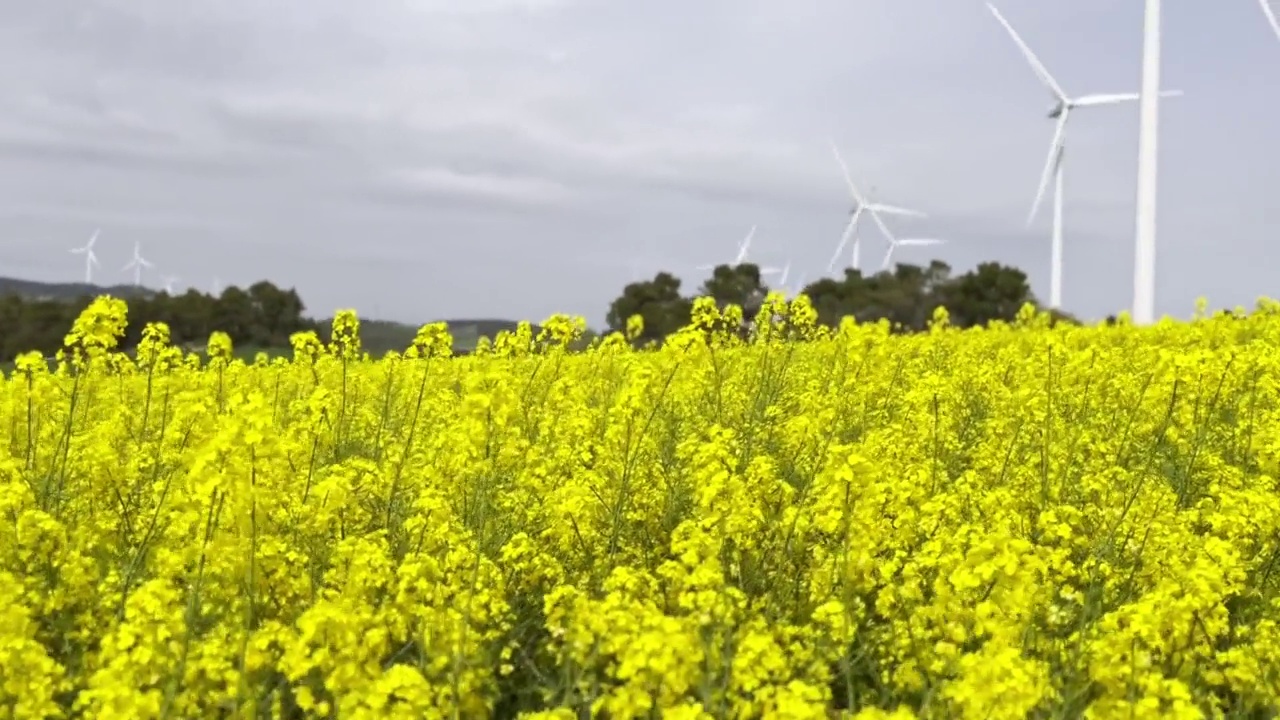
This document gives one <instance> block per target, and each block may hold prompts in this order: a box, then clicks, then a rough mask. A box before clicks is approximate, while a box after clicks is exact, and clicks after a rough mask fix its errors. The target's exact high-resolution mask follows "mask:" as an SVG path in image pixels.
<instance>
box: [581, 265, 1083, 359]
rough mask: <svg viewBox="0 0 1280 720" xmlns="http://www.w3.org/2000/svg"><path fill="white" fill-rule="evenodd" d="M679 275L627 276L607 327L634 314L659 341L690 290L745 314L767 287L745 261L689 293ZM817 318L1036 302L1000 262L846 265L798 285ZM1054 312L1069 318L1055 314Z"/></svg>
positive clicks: (925, 314) (992, 310) (975, 312)
mask: <svg viewBox="0 0 1280 720" xmlns="http://www.w3.org/2000/svg"><path fill="white" fill-rule="evenodd" d="M680 285H681V282H680V278H677V277H675V276H674V275H672V274H671V273H667V272H660V273H658V274H656V275H655V276H654V277H653V278H652V279H650V280H644V281H641V282H633V283H630V284H628V285H627V286H626V287H625V288H624V289H623V291H622V295H621V296H619V297H618V299H616V300H614V301H613V303H612V304H611V305H610V307H609V314H608V316H607V318H606V322H607V323H608V325H609V329H610V330H615V331H623V330H625V328H626V326H627V319H628V318H630V317H632V316H633V315H639V316H640V317H641V318H643V320H644V330H643V332H642V333H641V334H640V335H639V336H638V337H637V338H636V342H637V343H639V344H644V343H648V342H654V341H661V340H662V338H664V337H666V336H667V335H669V334H671V333H673V332H675V331H676V330H678V329H680V328H681V327H683V326H684V325H685V324H687V323H688V322H689V318H690V311H691V310H692V307H693V299H694V297H708V296H709V297H712V298H715V300H716V302H717V304H719V305H720V306H721V307H724V306H726V305H737V306H739V307H741V308H742V310H743V317H744V318H745V319H746V320H748V321H749V320H750V319H751V318H753V317H754V316H755V313H756V312H757V311H758V310H759V309H760V306H761V304H763V302H764V299H765V296H766V295H767V294H768V292H769V288H768V286H767V285H766V284H765V283H764V280H763V278H762V277H761V275H760V268H759V267H757V266H756V265H753V264H750V263H745V264H742V265H737V266H729V265H720V266H718V267H716V268H715V269H714V270H713V271H712V274H711V277H710V278H708V279H707V280H706V281H705V282H703V283H702V286H701V287H700V288H699V289H698V290H697V292H696V293H694V295H692V296H685V295H682V294H681V292H680ZM801 292H803V293H804V294H805V295H807V296H808V297H809V300H810V302H811V303H812V304H813V307H814V310H816V311H817V313H818V322H819V323H822V324H824V325H827V326H831V327H835V326H836V325H838V324H839V323H840V321H841V319H843V318H845V317H848V316H852V317H854V318H856V319H857V320H858V321H859V322H876V321H879V320H882V319H884V320H888V321H889V322H891V323H892V324H893V326H894V328H895V330H897V331H899V332H913V331H919V330H923V329H925V328H926V327H927V324H928V322H929V319H930V318H931V317H932V316H933V311H934V310H935V309H936V308H938V307H945V308H946V309H947V312H948V314H949V316H950V322H951V324H952V325H955V326H959V327H972V326H975V325H985V324H986V323H989V322H991V321H993V320H1004V321H1012V320H1013V319H1014V318H1015V316H1016V315H1017V314H1018V310H1019V309H1020V308H1021V307H1022V306H1023V305H1024V304H1025V303H1028V302H1030V303H1035V302H1036V299H1035V296H1034V295H1033V294H1032V292H1031V285H1030V283H1029V282H1027V276H1026V273H1024V272H1022V271H1021V270H1019V269H1017V268H1014V267H1009V266H1007V265H1001V264H999V263H994V262H989V263H983V264H981V265H979V266H977V267H976V268H974V269H973V270H970V271H968V272H966V273H962V274H959V275H955V274H953V273H952V271H951V268H950V266H948V265H947V264H946V263H944V262H941V261H938V260H935V261H933V262H931V263H929V265H928V266H927V267H926V266H919V265H909V264H900V265H898V266H897V267H896V268H894V269H893V270H886V271H882V272H879V273H875V274H872V275H864V274H862V273H861V272H860V271H858V270H853V269H848V270H845V271H844V275H843V276H842V277H838V278H830V277H828V278H823V279H821V280H818V281H816V282H813V283H811V284H809V285H807V286H805V287H804V288H803V289H802V290H801ZM1057 315H1058V317H1059V319H1061V320H1070V317H1069V316H1067V315H1065V314H1061V313H1058V314H1057Z"/></svg>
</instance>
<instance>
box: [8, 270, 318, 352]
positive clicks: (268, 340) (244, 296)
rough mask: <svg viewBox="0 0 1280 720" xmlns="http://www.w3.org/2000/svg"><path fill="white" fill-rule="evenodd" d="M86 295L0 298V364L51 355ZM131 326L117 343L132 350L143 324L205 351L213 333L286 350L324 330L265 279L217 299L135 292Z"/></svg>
mask: <svg viewBox="0 0 1280 720" xmlns="http://www.w3.org/2000/svg"><path fill="white" fill-rule="evenodd" d="M92 300H93V298H92V296H90V295H87V294H86V295H82V296H79V297H74V298H62V297H42V298H32V297H24V296H23V295H19V294H9V295H3V296H0V361H6V360H11V359H12V358H14V357H16V356H17V355H18V354H20V353H23V352H27V351H30V350H40V351H41V352H44V353H45V354H46V355H52V354H53V353H55V352H57V350H58V349H59V348H61V347H62V343H63V337H64V336H65V335H66V333H67V332H68V331H69V330H70V329H71V325H72V323H73V322H75V319H76V318H77V317H78V316H79V315H80V312H81V311H83V310H84V309H85V308H86V307H87V306H88V305H89V303H90V302H91V301H92ZM126 300H127V301H128V303H129V324H128V327H127V328H126V329H125V335H124V338H123V340H122V342H121V345H122V346H123V347H124V348H126V349H127V348H133V347H135V346H136V345H137V343H138V341H139V340H140V339H141V338H142V329H143V328H144V327H145V326H146V325H147V323H152V322H163V323H166V324H168V326H169V334H170V337H171V338H172V341H173V342H174V344H176V345H182V346H186V347H189V348H192V349H196V348H200V349H203V348H204V346H205V344H206V343H207V341H208V339H209V335H211V334H212V333H213V332H214V331H222V332H225V333H227V334H228V335H230V336H231V338H232V339H233V340H234V342H235V343H236V345H237V346H240V347H242V348H246V349H250V348H258V349H267V348H287V347H289V336H290V335H292V334H293V333H295V332H298V331H301V330H315V331H321V330H327V328H322V327H321V326H320V323H318V322H317V321H315V320H312V319H309V318H307V317H305V316H304V315H303V312H304V311H305V310H306V307H305V306H304V305H303V303H302V298H300V297H298V293H297V292H296V291H294V290H292V289H290V290H282V289H280V288H278V287H276V286H275V285H273V284H271V283H270V282H267V281H265V280H264V281H261V282H257V283H254V284H253V285H250V286H249V287H248V288H245V289H241V288H238V287H229V288H227V289H225V290H223V291H222V293H221V294H220V295H218V296H216V297H215V296H212V295H207V294H205V293H201V292H199V291H196V290H188V291H187V292H185V293H183V294H180V295H169V294H167V293H163V292H161V293H137V294H133V295H132V296H130V297H128V298H126Z"/></svg>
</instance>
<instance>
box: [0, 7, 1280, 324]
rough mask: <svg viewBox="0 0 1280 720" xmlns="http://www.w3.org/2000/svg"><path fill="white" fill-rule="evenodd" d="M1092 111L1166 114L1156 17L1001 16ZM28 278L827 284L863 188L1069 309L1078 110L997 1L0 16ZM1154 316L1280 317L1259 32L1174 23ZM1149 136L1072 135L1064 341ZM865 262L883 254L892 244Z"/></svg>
mask: <svg viewBox="0 0 1280 720" xmlns="http://www.w3.org/2000/svg"><path fill="white" fill-rule="evenodd" d="M997 4H998V6H999V8H1000V10H1001V11H1002V13H1003V14H1004V15H1005V17H1006V18H1008V20H1009V22H1010V23H1012V24H1013V26H1014V27H1015V28H1016V29H1017V30H1018V31H1019V33H1021V35H1022V36H1023V38H1024V39H1025V40H1026V42H1027V43H1028V45H1030V46H1031V48H1032V49H1033V50H1034V51H1035V52H1036V53H1037V54H1038V55H1039V56H1040V58H1041V60H1042V61H1043V62H1044V64H1045V65H1046V66H1047V67H1048V69H1049V71H1050V72H1051V73H1052V74H1053V75H1054V76H1055V78H1056V79H1057V80H1058V82H1059V83H1060V84H1061V85H1062V86H1063V87H1064V89H1065V90H1066V91H1067V92H1068V93H1069V94H1084V93H1094V92H1132V91H1136V90H1138V88H1139V78H1140V57H1141V24H1142V3H1141V2H1138V1H1137V0H1134V1H1132V2H1125V3H1120V2H1115V1H1114V0H1072V1H1071V2H1067V1H1065V0H1000V1H999V2H998V3H997ZM0 14H2V15H3V16H4V17H5V22H4V23H2V24H0V275H4V276H16V277H24V278H31V279H39V280H47V281H72V280H78V279H82V278H83V264H82V261H81V258H80V257H79V256H75V255H71V254H70V253H69V252H68V250H69V249H70V248H73V247H76V246H78V245H82V244H83V243H84V242H85V240H87V238H88V236H89V235H90V234H91V233H92V232H93V231H94V230H95V229H98V228H100V229H101V234H100V236H99V239H98V243H97V246H96V251H97V255H98V257H99V260H100V261H101V265H100V268H99V270H98V271H97V273H96V275H95V281H96V282H102V283H105V282H111V283H115V282H126V281H128V280H129V279H130V278H131V277H132V275H131V274H129V273H126V272H123V271H122V269H121V268H122V267H123V265H124V264H125V263H126V262H128V260H129V257H130V255H131V253H132V251H133V246H134V243H140V244H141V250H142V254H143V256H145V257H146V258H147V259H148V260H150V261H151V262H153V263H154V264H155V266H156V267H155V269H154V270H152V271H149V272H148V274H147V275H146V276H144V280H145V282H147V283H148V284H151V285H153V286H159V284H160V283H161V282H162V277H163V276H177V278H178V281H177V287H178V288H179V289H181V288H183V287H185V286H188V285H190V286H194V287H197V288H199V289H201V290H208V289H209V288H210V286H211V285H212V284H213V283H214V282H215V278H217V279H218V280H219V281H220V282H221V284H222V285H227V284H237V285H242V286H245V285H248V284H250V283H252V282H254V281H256V280H259V279H269V280H271V281H272V282H275V283H276V284H278V285H282V286H286V287H294V288H296V289H297V290H298V292H299V293H300V294H301V295H302V297H303V300H304V301H305V302H306V304H307V306H308V310H309V312H310V313H312V314H314V315H316V316H322V315H326V314H328V313H330V312H332V311H333V310H335V309H337V308H348V307H350V308H356V309H357V310H358V311H359V312H360V314H361V315H362V316H365V317H378V318H387V319H393V320H400V321H404V322H412V323H419V322H427V321H430V320H435V319H441V318H459V317H504V318H512V319H529V320H534V321H536V320H540V319H542V318H545V317H546V316H548V315H550V314H552V313H556V312H566V313H571V314H576V315H582V316H584V317H586V318H587V320H588V321H589V322H590V323H591V324H592V325H593V326H597V327H598V326H600V325H601V324H602V322H603V318H604V315H605V313H606V312H607V309H608V305H609V303H610V302H611V301H612V299H614V298H615V297H617V295H618V294H619V292H620V290H621V288H622V286H623V285H625V284H626V283H627V282H629V281H630V280H632V279H633V278H634V277H638V276H642V275H651V274H652V273H653V272H655V271H657V270H668V271H672V272H673V273H675V274H677V275H679V276H680V277H682V278H683V279H684V281H685V286H684V287H685V289H686V290H687V291H688V292H692V291H693V290H694V289H695V288H696V287H697V286H698V285H699V284H700V282H701V280H702V279H703V277H702V275H703V274H702V273H699V272H698V271H697V270H695V268H696V267H697V266H698V265H702V264H706V263H714V262H722V261H728V260H730V259H731V258H732V256H733V254H734V251H735V248H736V245H737V243H738V241H739V240H740V239H741V238H742V237H743V236H744V235H745V234H746V232H747V230H748V229H749V228H750V227H751V226H753V225H755V226H757V230H756V233H755V240H754V243H753V246H752V255H751V259H752V260H754V261H756V262H759V263H761V264H765V265H782V264H783V263H784V262H786V261H788V260H789V261H790V262H791V267H792V273H793V274H792V278H793V279H794V278H796V276H797V275H800V274H803V275H804V277H805V278H806V279H808V280H813V279H816V278H817V277H819V276H821V275H822V274H824V272H825V270H826V266H827V264H828V261H829V259H830V257H831V253H832V251H833V250H834V246H835V244H836V241H837V240H838V239H839V235H840V232H841V230H842V229H843V226H844V223H845V222H846V220H847V216H848V211H849V209H850V206H851V200H850V197H849V192H848V190H847V188H846V187H845V185H844V182H843V180H842V178H841V176H840V169H839V166H838V165H837V164H836V162H835V160H834V159H833V157H832V154H831V151H830V146H829V144H828V138H831V139H834V140H835V141H836V142H837V144H838V145H839V147H840V148H841V151H842V153H843V155H844V157H845V160H846V161H847V163H848V165H849V167H850V171H851V173H852V175H853V177H854V179H855V180H856V181H857V182H858V183H860V184H861V185H862V187H863V189H864V190H870V189H871V188H874V197H875V198H876V199H878V200H880V201H883V202H888V203H893V204H896V205H903V206H907V207H910V208H913V209H918V210H920V211H923V212H926V213H928V217H927V218H923V219H897V220H890V222H891V223H892V225H891V227H893V228H894V230H895V232H896V233H897V234H898V235H899V236H900V237H935V238H941V239H945V240H946V241H947V242H946V244H945V245H943V246H941V247H938V248H929V249H927V250H925V249H918V248H915V249H904V250H902V251H900V254H899V255H897V258H898V259H899V260H900V261H903V262H920V263H924V262H927V261H928V260H929V259H931V258H934V257H937V258H940V259H942V260H944V261H946V262H947V263H949V264H950V265H951V266H952V267H953V268H954V269H955V270H956V271H957V272H960V271H964V270H967V269H969V268H972V267H973V266H974V265H976V264H977V263H979V262H984V261H998V262H1001V263H1006V264H1011V265H1015V266H1017V267H1020V268H1022V269H1023V270H1024V271H1026V272H1027V274H1028V275H1029V277H1030V279H1031V283H1032V286H1033V289H1034V291H1035V292H1036V294H1037V295H1038V296H1039V297H1040V298H1042V299H1044V298H1047V296H1048V276H1049V257H1050V256H1049V220H1050V214H1049V212H1047V210H1048V205H1047V204H1046V207H1045V210H1046V211H1045V212H1043V213H1042V214H1041V216H1040V217H1039V218H1038V219H1037V220H1036V221H1034V222H1033V223H1032V224H1031V225H1030V226H1028V225H1027V222H1026V216H1027V212H1028V210H1029V209H1030V205H1031V201H1032V199H1033V197H1034V195H1035V188H1036V183H1037V181H1038V178H1039V174H1040V170H1041V166H1042V164H1043V163H1044V160H1045V154H1046V152H1047V150H1048V145H1049V142H1050V138H1051V136H1052V132H1053V121H1051V120H1050V119H1049V118H1048V117H1047V113H1048V111H1049V110H1050V109H1051V106H1052V104H1053V103H1052V98H1051V97H1050V96H1049V94H1048V92H1047V91H1046V90H1045V89H1044V88H1043V87H1042V86H1041V85H1040V84H1039V82H1038V80H1037V79H1036V77H1035V75H1034V74H1033V73H1032V71H1031V69H1030V68H1029V66H1028V65H1027V63H1026V62H1025V61H1024V60H1023V58H1022V57H1021V55H1020V54H1019V52H1018V50H1017V48H1016V46H1015V45H1014V44H1013V42H1012V41H1011V39H1010V38H1009V36H1008V35H1007V34H1005V32H1004V30H1003V29H1002V28H1001V27H1000V26H999V25H998V24H997V22H996V20H995V19H994V17H993V16H992V15H991V14H990V13H989V12H988V10H987V8H986V7H985V4H984V2H983V1H982V0H947V1H946V2H943V1H942V0H853V1H850V0H785V2H784V1H783V0H697V1H696V2H689V1H688V0H683V1H682V2H675V1H674V0H648V2H643V3H624V2H617V1H616V0H612V1H609V2H606V1H605V0H363V2H350V1H349V0H272V1H271V2H262V0H217V1H216V2H215V1H214V0H201V1H200V2H173V1H172V0H40V2H25V1H20V0H0ZM1164 30H1165V32H1164V63H1163V71H1162V73H1163V85H1164V87H1166V88H1169V89H1178V90H1182V91H1183V92H1184V93H1185V94H1184V95H1183V96H1182V97H1178V98H1172V99H1168V100H1165V101H1164V102H1163V103H1162V105H1161V135H1160V137H1161V154H1160V184H1159V193H1160V195H1159V198H1160V213H1159V249H1158V255H1157V262H1158V268H1157V311H1158V312H1161V313H1168V314H1171V315H1178V316H1185V315H1188V314H1189V313H1190V312H1191V311H1192V309H1193V307H1194V303H1195V299H1196V298H1197V297H1200V296H1205V297H1207V298H1208V299H1209V301H1210V304H1211V305H1213V306H1215V307H1230V306H1235V305H1252V303H1253V302H1254V300H1255V299H1256V298H1257V297H1259V296H1262V295H1280V246H1277V244H1276V243H1277V242H1278V241H1280V236H1277V235H1276V233H1274V231H1273V228H1274V227H1275V226H1276V225H1277V224H1280V203H1276V202H1275V200H1274V193H1275V189H1276V188H1277V187H1280V164H1278V163H1276V162H1275V160H1276V159H1277V158H1278V157H1280V137H1277V133H1276V129H1275V128H1276V127H1277V124H1276V114H1277V112H1278V111H1280V40H1278V39H1277V38H1276V37H1275V35H1274V34H1273V33H1272V31H1271V30H1270V28H1269V27H1268V25H1267V24H1266V22H1265V20H1264V17H1263V14H1262V12H1261V11H1260V9H1259V7H1258V4H1257V1H1256V0H1215V2H1212V3H1208V2H1199V3H1192V2H1184V1H1181V0H1172V1H1170V2H1166V3H1165V9H1164ZM1137 118H1138V108H1137V104H1136V103H1131V104H1127V105H1119V106H1112V107H1105V108H1084V109H1082V110H1081V111H1079V112H1078V113H1073V115H1072V119H1071V123H1070V126H1069V128H1068V133H1067V148H1068V149H1067V162H1066V169H1065V178H1066V203H1065V244H1066V249H1065V263H1064V291H1063V299H1064V309H1066V310H1067V311H1069V312H1072V313H1075V314H1077V315H1078V316H1081V317H1084V318H1090V319H1092V318H1100V317H1103V316H1105V315H1108V314H1111V313H1115V312H1118V311H1120V310H1123V309H1126V308H1128V307H1129V305H1130V303H1131V301H1132V275H1133V234H1134V233H1133V226H1134V212H1133V208H1134V196H1135V176H1136V167H1137V160H1136V152H1137ZM863 245H864V250H863V258H864V263H865V264H867V265H872V266H877V265H878V264H879V262H880V260H881V258H882V257H883V253H884V249H885V245H884V243H883V241H882V240H881V238H880V236H879V235H878V234H877V233H876V232H875V230H874V228H873V227H872V226H870V225H868V226H867V228H866V230H865V231H864V232H863Z"/></svg>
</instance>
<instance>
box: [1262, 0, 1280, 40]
mask: <svg viewBox="0 0 1280 720" xmlns="http://www.w3.org/2000/svg"><path fill="white" fill-rule="evenodd" d="M1258 4H1259V5H1261V6H1262V14H1263V15H1264V16H1266V18H1267V23H1268V24H1269V25H1271V29H1272V30H1273V31H1275V34H1276V38H1280V19H1277V18H1276V11H1275V10H1272V9H1271V2H1270V0H1258Z"/></svg>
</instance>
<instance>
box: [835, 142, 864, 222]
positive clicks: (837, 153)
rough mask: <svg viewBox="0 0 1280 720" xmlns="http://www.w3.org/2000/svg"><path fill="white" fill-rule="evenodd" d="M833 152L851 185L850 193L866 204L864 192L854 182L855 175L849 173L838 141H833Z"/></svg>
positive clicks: (860, 204)
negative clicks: (838, 146)
mask: <svg viewBox="0 0 1280 720" xmlns="http://www.w3.org/2000/svg"><path fill="white" fill-rule="evenodd" d="M831 154H833V155H835V156H836V162H837V163H839V164H840V172H841V173H843V174H844V181H845V183H846V184H848V185H849V193H850V194H852V195H853V201H854V202H856V203H857V204H858V207H862V206H863V205H865V204H866V200H865V199H864V198H863V197H862V193H860V192H858V186H857V185H854V184H853V177H851V176H850V175H849V166H848V165H846V164H845V162H844V158H842V157H840V149H839V148H837V147H836V141H835V140H832V141H831Z"/></svg>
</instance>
